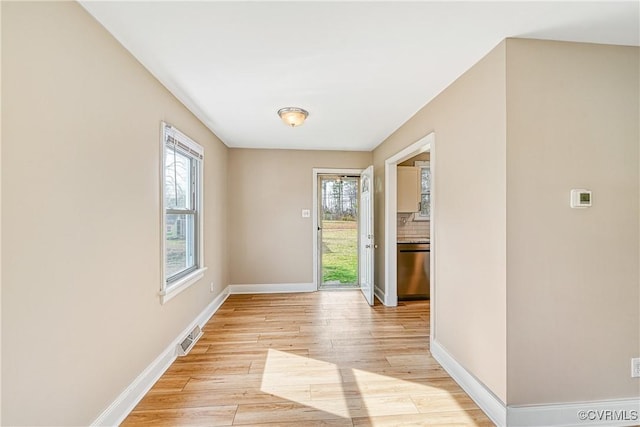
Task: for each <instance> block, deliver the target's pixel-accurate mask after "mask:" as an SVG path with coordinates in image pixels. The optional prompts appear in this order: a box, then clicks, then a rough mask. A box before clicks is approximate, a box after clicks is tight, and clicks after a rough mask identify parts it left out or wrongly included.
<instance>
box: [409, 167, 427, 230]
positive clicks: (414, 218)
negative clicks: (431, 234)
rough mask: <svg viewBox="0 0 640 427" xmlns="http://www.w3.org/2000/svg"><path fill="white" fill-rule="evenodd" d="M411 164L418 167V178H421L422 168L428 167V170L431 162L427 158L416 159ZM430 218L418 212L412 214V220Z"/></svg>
mask: <svg viewBox="0 0 640 427" xmlns="http://www.w3.org/2000/svg"><path fill="white" fill-rule="evenodd" d="M413 165H414V166H415V167H418V168H420V174H419V175H418V176H419V177H420V179H422V168H428V169H429V170H431V162H430V161H429V160H417V161H415V162H413ZM420 194H422V184H420ZM420 199H422V196H420ZM421 208H422V206H421ZM430 219H431V218H430V217H428V216H423V215H421V214H420V212H415V213H414V214H413V220H414V221H429V220H430Z"/></svg>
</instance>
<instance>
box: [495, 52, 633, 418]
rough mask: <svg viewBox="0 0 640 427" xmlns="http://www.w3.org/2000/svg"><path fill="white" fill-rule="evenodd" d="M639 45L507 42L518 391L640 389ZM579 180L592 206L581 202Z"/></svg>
mask: <svg viewBox="0 0 640 427" xmlns="http://www.w3.org/2000/svg"><path fill="white" fill-rule="evenodd" d="M639 64H640V57H639V56H638V49H637V48H629V47H615V46H602V45H591V44H576V43H560V42H545V41H534V40H508V42H507V118H508V120H507V139H508V145H507V162H508V170H507V180H508V192H507V200H508V205H507V212H508V217H507V218H508V220H507V236H508V240H507V249H508V250H507V258H508V261H509V262H508V270H507V282H508V290H507V295H508V300H507V307H508V309H507V313H508V317H507V325H508V336H507V341H508V348H507V355H508V360H507V365H508V401H509V403H510V404H514V405H517V404H534V403H547V402H565V401H581V400H582V401H589V400H599V399H611V398H623V397H633V396H635V397H638V396H639V395H640V381H639V380H638V379H637V378H630V375H629V366H630V358H631V357H638V356H640V340H639V335H640V311H639V304H638V301H639V298H640V293H639V286H640V278H639V276H638V240H639V239H638V217H639V215H640V213H639V211H638V170H639V163H638V146H639V145H640V134H639V132H638V114H639V107H638V99H639V97H638V91H639V88H638V79H639V77H640V74H639V72H638V68H639ZM572 188H587V189H591V190H592V191H593V207H591V208H589V209H571V208H570V207H569V192H570V190H571V189H572Z"/></svg>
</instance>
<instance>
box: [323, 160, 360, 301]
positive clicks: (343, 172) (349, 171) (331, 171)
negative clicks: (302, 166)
mask: <svg viewBox="0 0 640 427" xmlns="http://www.w3.org/2000/svg"><path fill="white" fill-rule="evenodd" d="M363 170H364V169H346V168H345V169H339V168H336V169H332V168H313V215H311V216H312V217H313V228H312V231H311V232H312V233H313V285H314V287H315V289H316V291H317V290H319V289H320V271H319V263H318V223H319V221H318V175H357V176H360V174H362V171H363ZM359 225H360V224H358V226H359ZM358 249H360V241H359V240H358ZM358 262H359V261H358Z"/></svg>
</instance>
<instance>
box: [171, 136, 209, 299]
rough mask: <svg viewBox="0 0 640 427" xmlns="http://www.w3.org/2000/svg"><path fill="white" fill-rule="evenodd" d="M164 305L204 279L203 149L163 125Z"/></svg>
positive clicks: (186, 137)
mask: <svg viewBox="0 0 640 427" xmlns="http://www.w3.org/2000/svg"><path fill="white" fill-rule="evenodd" d="M162 153H163V156H162V188H163V191H162V206H163V215H162V217H163V220H162V236H163V239H162V245H163V251H162V252H163V255H162V270H163V271H162V277H163V280H162V284H161V289H160V299H161V302H162V303H165V302H166V301H168V300H170V299H171V298H173V297H174V296H175V295H177V294H178V293H180V292H181V291H182V290H184V289H186V288H188V287H189V286H191V285H192V284H194V283H195V282H197V281H198V280H199V279H201V278H202V277H203V276H204V271H205V268H203V266H202V260H203V244H202V235H203V233H202V218H203V216H202V206H203V203H202V163H203V160H204V149H203V147H202V146H201V145H199V144H198V143H196V142H195V141H193V140H192V139H191V138H189V137H188V136H186V135H185V134H183V133H182V132H180V131H179V130H178V129H176V128H174V127H173V126H171V125H169V124H167V123H162Z"/></svg>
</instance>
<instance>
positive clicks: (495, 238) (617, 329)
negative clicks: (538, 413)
mask: <svg viewBox="0 0 640 427" xmlns="http://www.w3.org/2000/svg"><path fill="white" fill-rule="evenodd" d="M639 59H640V58H639V56H638V49H637V48H627V47H615V46H599V45H588V44H576V43H558V42H546V41H531V40H515V39H514V40H511V39H510V40H507V41H506V42H503V43H502V44H500V45H499V46H498V47H497V48H496V49H494V51H493V52H491V53H490V54H489V55H488V56H486V57H485V58H484V59H483V60H481V61H480V62H479V63H478V64H476V65H475V66H474V67H472V68H471V69H470V70H469V71H468V72H467V73H465V74H464V75H463V76H462V77H461V78H460V79H458V80H457V81H456V82H455V83H453V84H452V85H451V86H450V87H448V88H447V89H446V90H445V91H443V92H442V93H441V94H440V95H439V96H438V97H437V98H436V99H434V100H433V101H432V102H430V103H429V104H428V105H427V106H425V107H424V108H423V109H422V110H420V111H419V112H418V113H417V114H416V115H415V116H414V117H412V118H411V119H410V120H409V121H408V122H407V123H405V124H404V125H403V126H402V127H401V128H400V129H398V131H396V132H395V133H394V134H393V135H392V136H391V137H390V138H389V139H388V140H387V141H385V142H384V143H383V144H381V145H380V146H379V147H378V148H376V150H375V152H374V164H375V166H376V174H377V176H376V180H378V183H377V186H376V188H377V189H378V193H377V194H376V196H377V201H376V216H377V220H376V227H377V228H376V235H377V238H378V241H379V243H384V242H381V240H383V239H382V237H383V236H384V222H383V221H382V220H381V219H382V217H383V215H384V191H383V188H384V186H383V183H384V177H383V174H384V160H385V159H387V158H389V157H390V156H391V155H393V154H395V153H397V152H398V151H400V150H401V149H402V148H404V147H406V146H408V145H410V144H411V143H412V142H414V141H416V140H418V139H420V138H421V137H422V136H423V135H426V134H428V133H429V132H431V131H434V132H435V147H436V148H435V150H434V152H432V155H433V156H434V157H435V160H434V159H433V158H432V162H435V179H436V180H435V189H434V211H435V216H436V220H435V221H434V223H435V224H434V225H435V233H436V239H437V240H436V243H435V245H436V247H435V254H436V274H437V276H436V280H435V286H436V302H435V316H436V330H435V339H436V340H437V341H438V342H439V343H441V344H442V345H443V346H444V347H445V349H447V350H448V351H449V352H450V353H451V354H452V355H453V357H454V358H455V359H456V360H457V361H458V362H460V363H461V364H462V365H463V366H464V367H465V368H466V369H467V370H469V371H470V372H471V373H472V374H473V375H475V376H476V377H477V378H478V379H479V380H480V381H481V382H483V383H484V384H485V385H486V386H487V387H488V388H489V389H490V390H491V391H492V392H493V393H495V394H496V395H497V396H498V397H499V398H500V399H501V400H502V401H503V402H504V403H506V404H508V405H527V404H543V403H561V402H576V401H588V400H606V399H616V398H625V397H638V395H639V388H640V385H639V384H638V380H637V379H631V378H630V375H629V364H630V358H631V357H638V355H640V311H639V308H638V307H639V304H638V302H639V301H640V289H639V288H640V277H639V264H640V263H639V258H640V254H639V250H638V246H639V240H640V239H639V226H638V218H639V216H640V213H639V210H638V204H639V179H640V177H639V160H638V159H639V152H638V151H639V148H638V146H639V142H640V134H639V130H638V126H639V125H638V117H639V115H640V112H639V107H638V99H639V97H638V94H639V93H640V88H639V78H640V74H639V71H638V68H639ZM582 187H584V188H589V189H591V190H593V191H594V206H593V207H592V208H590V209H586V210H573V209H570V208H569V191H570V189H571V188H582ZM479 225H482V226H481V227H480V226H479ZM376 261H377V281H378V282H377V283H378V284H379V285H384V284H383V283H382V281H383V279H384V265H383V261H384V258H383V253H382V251H378V253H377V259H376ZM460 267H464V268H460ZM456 268H457V269H458V270H460V271H456Z"/></svg>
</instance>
